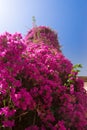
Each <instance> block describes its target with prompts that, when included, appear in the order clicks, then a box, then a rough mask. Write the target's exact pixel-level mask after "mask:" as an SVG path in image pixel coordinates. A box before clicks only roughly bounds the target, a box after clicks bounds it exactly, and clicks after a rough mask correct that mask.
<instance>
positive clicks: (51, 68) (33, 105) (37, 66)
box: [0, 26, 87, 130]
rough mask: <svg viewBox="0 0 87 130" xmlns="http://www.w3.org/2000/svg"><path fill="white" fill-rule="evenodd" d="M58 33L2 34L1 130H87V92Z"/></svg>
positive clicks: (37, 30) (35, 30) (39, 30)
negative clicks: (62, 50) (60, 43)
mask: <svg viewBox="0 0 87 130" xmlns="http://www.w3.org/2000/svg"><path fill="white" fill-rule="evenodd" d="M77 74H78V73H77V72H76V71H75V70H74V69H73V64H72V63H71V62H70V61H69V60H68V59H67V58H65V56H64V55H63V54H62V52H61V50H60V46H59V43H58V39H57V34H56V33H55V32H54V31H52V30H51V29H49V28H47V27H44V26H40V27H36V28H33V29H32V30H31V31H29V33H28V34H27V36H26V37H25V38H22V36H21V34H18V33H15V34H13V35H12V34H9V33H7V32H6V33H5V34H3V35H0V130H3V129H5V130H87V93H86V90H85V89H84V84H83V81H82V80H81V79H79V78H78V76H77Z"/></svg>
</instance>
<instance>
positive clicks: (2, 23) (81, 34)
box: [0, 0, 87, 75]
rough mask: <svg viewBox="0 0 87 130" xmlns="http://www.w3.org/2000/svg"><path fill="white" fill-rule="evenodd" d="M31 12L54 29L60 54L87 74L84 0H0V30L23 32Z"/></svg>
mask: <svg viewBox="0 0 87 130" xmlns="http://www.w3.org/2000/svg"><path fill="white" fill-rule="evenodd" d="M32 16H35V17H36V23H37V25H38V26H39V25H46V26H50V27H51V28H52V29H54V30H56V31H57V32H58V37H59V42H60V44H61V45H62V51H63V54H64V55H65V56H66V57H67V58H68V59H70V60H71V61H72V63H73V64H77V63H81V64H82V65H83V69H81V73H80V75H87V58H86V55H87V0H0V33H3V32H5V31H8V32H10V33H14V32H21V33H22V34H23V36H24V35H26V33H27V31H28V30H29V29H30V28H32Z"/></svg>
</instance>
